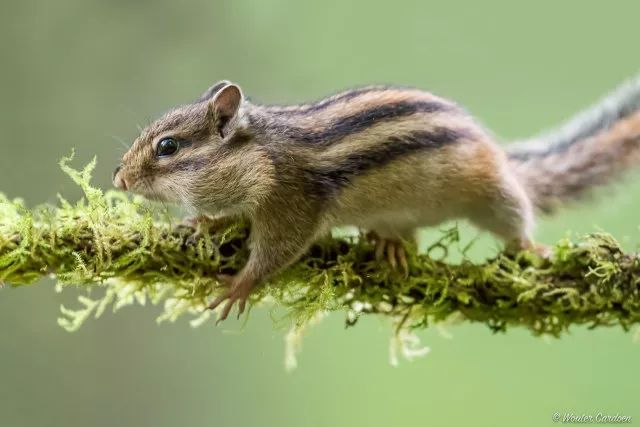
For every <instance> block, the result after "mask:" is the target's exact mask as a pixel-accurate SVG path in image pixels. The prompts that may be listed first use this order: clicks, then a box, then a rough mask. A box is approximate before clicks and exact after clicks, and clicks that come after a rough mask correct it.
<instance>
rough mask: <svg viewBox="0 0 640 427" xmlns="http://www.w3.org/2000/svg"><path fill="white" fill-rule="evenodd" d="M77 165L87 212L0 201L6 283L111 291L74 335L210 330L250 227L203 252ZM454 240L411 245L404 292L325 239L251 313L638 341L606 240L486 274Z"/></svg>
mask: <svg viewBox="0 0 640 427" xmlns="http://www.w3.org/2000/svg"><path fill="white" fill-rule="evenodd" d="M69 161H70V158H66V159H63V160H62V161H61V163H60V164H61V167H62V169H63V170H64V171H65V172H66V173H67V174H68V175H69V176H70V177H71V178H72V179H73V180H74V181H75V182H76V183H77V184H78V185H79V186H80V187H81V188H82V190H83V191H84V194H85V196H84V197H83V198H82V199H81V200H79V201H78V202H76V203H70V202H68V201H67V200H65V199H63V198H62V197H60V198H59V204H58V206H55V207H54V206H39V207H36V208H34V209H28V208H27V207H25V206H24V204H23V202H22V201H21V200H9V199H7V198H6V197H5V196H3V195H1V194H0V281H1V282H4V283H7V284H9V285H12V286H21V285H28V284H32V283H35V282H37V281H38V280H39V279H41V278H42V277H44V276H53V277H55V278H56V280H57V283H58V285H57V287H58V289H60V290H62V289H64V288H65V287H67V286H69V285H75V286H78V287H80V288H81V289H87V290H88V289H90V288H96V287H99V288H102V289H104V293H103V294H102V296H101V297H100V298H95V297H89V296H88V295H85V296H82V297H80V298H79V303H80V308H79V309H74V310H71V309H68V308H66V307H62V316H61V318H60V319H59V323H60V325H61V326H63V327H64V328H66V329H68V330H75V329H77V328H78V327H79V326H80V325H81V324H82V323H83V322H84V321H85V320H86V319H87V318H89V317H90V316H96V317H97V316H99V315H101V314H102V313H103V312H104V311H105V310H106V309H107V308H109V307H112V308H113V309H114V310H117V309H118V308H120V307H122V306H124V305H129V304H132V303H140V304H144V303H145V302H147V301H150V302H151V303H153V304H160V303H162V304H163V305H164V310H163V313H162V314H161V316H160V320H172V321H173V320H175V319H177V318H178V317H180V316H181V315H183V314H187V313H188V314H191V315H192V316H194V317H193V318H192V324H193V325H198V324H200V323H202V322H203V321H204V320H206V319H207V318H208V317H209V316H210V312H209V311H206V310H203V309H204V307H205V306H206V304H207V302H208V301H210V299H211V298H212V297H214V296H216V295H217V294H218V293H220V292H221V288H220V285H219V283H218V282H217V281H216V279H215V277H216V274H218V273H226V274H233V273H234V272H236V271H237V270H238V269H239V268H240V267H241V266H242V265H243V263H244V262H245V260H246V259H247V255H248V249H247V246H246V237H247V235H248V229H247V227H246V226H245V225H244V224H235V225H232V226H229V227H227V228H226V229H224V230H219V231H216V232H214V233H212V234H208V233H206V232H205V233H203V234H202V235H201V237H199V238H198V239H195V240H194V239H193V238H192V235H193V232H194V230H192V229H190V228H188V227H185V226H181V225H179V220H175V219H171V218H170V217H169V216H168V215H167V214H165V213H158V212H156V211H154V210H153V209H151V208H149V206H148V205H147V204H146V203H145V202H144V201H143V200H142V199H140V198H137V197H133V198H130V197H129V196H127V195H124V194H122V193H119V192H115V191H107V192H106V193H105V192H102V191H101V190H99V189H97V188H94V187H92V186H91V185H90V178H91V172H92V170H93V168H94V166H95V160H94V161H93V162H91V163H90V164H89V165H87V166H86V167H85V168H84V169H83V170H81V171H76V170H74V169H73V168H71V167H70V166H69V165H68V163H69ZM457 239H458V235H457V232H456V230H455V229H453V230H450V231H449V232H447V233H445V234H444V235H443V237H442V238H441V240H440V241H438V242H436V243H435V244H434V245H432V246H431V247H430V250H428V251H427V252H426V253H418V251H417V250H416V248H415V247H412V246H410V245H409V246H408V248H407V249H408V250H407V252H408V261H409V266H410V275H409V277H408V278H406V279H405V278H403V277H402V275H401V274H399V273H397V272H394V271H392V270H391V269H390V268H389V267H388V266H387V264H386V263H381V262H378V261H376V260H375V259H374V256H373V247H372V245H371V244H370V243H369V242H367V241H366V240H364V239H358V238H355V237H351V238H332V239H327V240H324V241H322V242H319V243H318V244H316V245H314V246H313V247H312V248H311V250H310V251H309V252H308V253H307V254H306V255H305V256H304V257H303V258H302V259H301V260H300V261H298V262H297V263H296V264H294V265H293V266H292V267H290V268H289V269H287V270H286V271H284V272H282V273H281V274H279V275H278V276H277V277H274V278H273V279H272V280H271V281H270V282H269V283H268V284H266V285H265V286H262V287H260V288H259V289H257V290H256V292H255V293H254V294H253V295H252V296H251V298H250V301H251V303H252V304H253V305H255V304H259V303H262V302H272V303H273V302H275V304H276V305H277V306H282V307H284V309H285V311H286V315H285V316H284V317H283V318H281V320H282V321H283V322H284V321H286V320H289V321H290V322H291V323H292V324H293V325H294V330H302V329H303V328H304V327H305V325H307V324H308V323H309V322H311V321H312V320H313V319H316V318H318V316H319V315H321V314H322V313H326V312H331V311H343V312H345V313H346V323H347V325H354V324H355V323H356V322H357V320H358V319H359V318H360V317H361V316H363V315H368V314H379V315H384V316H388V317H389V318H390V319H392V321H393V324H394V326H395V328H396V330H397V331H398V334H400V332H401V331H410V330H415V329H418V328H425V327H427V326H430V325H433V324H436V323H439V322H447V321H450V320H451V319H452V317H455V318H457V319H461V320H463V321H470V322H481V323H484V324H486V325H487V326H489V327H490V328H491V329H492V330H494V331H505V330H507V328H509V327H511V326H522V327H525V328H528V329H529V330H531V331H532V332H533V333H534V334H536V335H539V334H550V335H553V336H558V335H560V334H561V333H562V332H563V331H566V330H567V329H568V328H569V327H570V326H571V325H588V326H589V327H597V326H621V327H622V328H624V329H628V328H630V327H631V326H632V325H634V324H636V323H638V322H639V321H640V274H639V273H640V260H639V258H638V256H637V255H636V254H633V253H629V254H627V253H624V252H623V250H622V249H621V247H620V245H619V244H618V243H617V242H616V241H615V239H614V238H613V237H611V236H610V235H608V234H605V233H597V234H591V235H588V236H585V237H583V238H582V239H580V240H579V241H577V242H570V241H569V240H568V239H563V240H561V241H559V242H558V243H557V244H555V245H554V247H553V256H552V258H551V259H549V260H547V259H542V258H540V257H538V256H537V255H535V254H533V253H527V252H523V253H519V254H515V255H507V254H504V253H501V254H496V255H495V256H494V257H493V258H491V259H489V260H487V261H485V262H482V263H474V262H472V261H470V260H468V259H463V260H462V261H460V262H458V263H455V264H454V263H450V262H447V261H446V260H441V259H434V258H433V257H431V256H430V253H433V251H436V250H437V249H440V250H442V249H444V250H445V251H446V250H447V249H448V248H449V247H451V246H452V245H455V244H456V243H457ZM91 295H95V292H93V293H92V294H91ZM6 297H7V295H6V294H5V298H6Z"/></svg>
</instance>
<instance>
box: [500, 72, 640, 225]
mask: <svg viewBox="0 0 640 427" xmlns="http://www.w3.org/2000/svg"><path fill="white" fill-rule="evenodd" d="M507 155H508V156H509V162H510V163H511V166H512V168H513V170H514V171H515V172H516V175H517V176H518V178H519V180H520V181H521V182H522V183H523V185H524V187H525V189H526V191H527V192H528V193H529V195H530V197H531V199H532V201H533V203H534V205H535V206H536V207H537V208H538V209H539V210H540V211H542V212H546V213H549V212H552V211H553V210H554V209H555V208H556V207H558V206H559V205H561V204H564V203H566V202H568V201H571V200H576V199H579V198H581V197H583V196H584V195H586V194H588V193H589V190H591V189H593V188H595V187H598V186H601V185H603V184H607V183H609V182H611V181H612V180H614V179H615V178H617V177H620V176H621V175H622V173H623V172H625V171H626V170H628V169H630V168H632V167H634V166H639V165H640V76H639V77H636V78H635V79H633V80H631V81H629V82H627V83H625V84H623V85H621V86H620V87H619V88H618V89H616V90H615V91H613V92H612V93H611V94H609V95H608V96H606V97H605V98H604V99H602V100H601V101H600V102H598V103H597V104H596V105H594V106H593V107H591V108H589V109H587V110H586V111H583V112H582V113H579V114H577V115H576V116H575V117H574V118H572V119H570V120H569V121H568V122H567V123H566V124H564V125H562V126H561V127H559V128H558V129H555V130H553V131H551V132H548V133H545V134H543V135H540V136H537V137H535V138H532V139H531V140H528V141H524V142H522V143H517V144H514V145H512V146H510V147H507Z"/></svg>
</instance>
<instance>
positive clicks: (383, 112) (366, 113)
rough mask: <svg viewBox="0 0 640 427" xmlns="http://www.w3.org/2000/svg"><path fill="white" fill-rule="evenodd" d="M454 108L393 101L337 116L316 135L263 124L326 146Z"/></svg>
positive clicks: (305, 130) (288, 127)
mask: <svg viewBox="0 0 640 427" xmlns="http://www.w3.org/2000/svg"><path fill="white" fill-rule="evenodd" d="M455 108H456V107H455V106H453V105H451V104H444V103H441V102H435V101H431V102H424V101H422V102H395V103H389V104H382V105H379V106H377V107H373V108H370V109H368V110H362V111H358V112H356V113H354V114H352V115H349V116H344V117H340V118H338V119H336V120H335V121H333V122H332V123H330V124H329V125H328V126H327V127H326V128H325V129H323V130H321V131H319V132H314V131H309V130H307V129H303V128H299V127H294V126H289V125H287V124H284V123H277V122H276V123H274V122H270V123H267V126H268V127H270V128H272V129H273V130H274V131H276V132H278V133H280V134H281V135H283V136H285V137H288V138H290V139H293V140H295V141H298V142H302V143H307V144H316V145H323V146H327V145H331V144H334V143H336V142H339V141H340V140H342V139H344V138H345V137H347V136H349V135H353V134H356V133H359V132H362V131H364V130H366V129H368V128H370V127H371V126H374V125H376V124H379V123H381V122H385V121H390V120H394V119H397V118H400V117H407V116H411V115H413V114H416V113H436V112H443V111H451V110H454V109H455Z"/></svg>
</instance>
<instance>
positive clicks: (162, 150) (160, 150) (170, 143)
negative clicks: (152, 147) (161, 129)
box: [156, 138, 180, 157]
mask: <svg viewBox="0 0 640 427" xmlns="http://www.w3.org/2000/svg"><path fill="white" fill-rule="evenodd" d="M178 148H180V144H179V143H178V141H176V140H175V139H173V138H165V139H163V140H161V141H160V142H158V146H157V147H156V156H158V157H167V156H171V155H172V154H175V153H176V152H177V151H178Z"/></svg>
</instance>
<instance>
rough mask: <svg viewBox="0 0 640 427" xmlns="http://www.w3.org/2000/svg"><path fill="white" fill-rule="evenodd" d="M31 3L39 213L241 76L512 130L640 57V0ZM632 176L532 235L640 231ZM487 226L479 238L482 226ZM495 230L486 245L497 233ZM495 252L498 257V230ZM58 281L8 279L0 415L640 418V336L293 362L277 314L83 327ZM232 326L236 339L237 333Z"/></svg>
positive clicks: (1, 109) (32, 191)
mask: <svg viewBox="0 0 640 427" xmlns="http://www.w3.org/2000/svg"><path fill="white" fill-rule="evenodd" d="M516 3H517V2H504V1H483V2H466V4H457V3H455V2H451V3H449V4H446V5H445V4H444V3H442V4H438V3H435V2H420V3H418V2H415V3H414V2H403V1H395V2H384V3H383V2H372V1H365V0H359V1H352V2H347V1H344V0H325V1H322V2H294V1H259V0H253V1H234V2H231V1H229V2H221V1H204V0H202V1H190V2H176V1H169V0H165V1H135V2H130V1H122V0H119V1H116V0H114V1H98V0H58V1H45V0H30V1H24V2H18V1H13V2H3V3H2V5H1V6H0V22H1V23H2V25H1V26H0V36H1V38H0V43H1V46H2V51H1V57H2V66H1V67H0V77H1V78H0V88H1V94H2V96H1V97H0V121H1V122H0V123H1V127H0V128H1V129H2V135H1V137H0V146H1V147H2V154H1V155H0V170H1V171H2V183H1V184H0V191H3V192H5V193H7V194H8V195H9V196H11V197H18V196H20V197H24V198H25V199H26V201H27V202H28V203H29V204H31V205H33V204H36V203H41V202H51V203H55V201H56V194H57V193H62V194H64V195H65V196H67V197H69V198H71V199H75V198H76V197H77V196H78V195H79V192H78V190H77V189H76V188H75V186H74V185H73V184H72V183H71V182H70V180H69V179H67V178H66V177H65V176H64V175H63V174H62V173H61V172H60V170H59V168H58V166H57V160H58V159H59V158H60V157H61V156H63V155H66V154H68V153H69V152H70V149H71V148H72V147H76V149H77V160H76V163H75V164H76V165H82V164H84V163H85V162H86V161H87V160H89V159H90V158H91V157H92V156H93V155H97V156H98V159H99V163H98V168H97V171H96V174H95V182H96V183H97V184H99V185H100V186H103V187H104V188H108V187H109V186H110V175H111V171H112V169H113V167H114V166H115V164H116V162H117V160H118V158H119V156H120V155H121V154H122V151H123V147H122V145H121V144H120V143H119V142H117V139H118V138H120V139H122V140H124V141H127V142H129V141H131V140H132V139H133V138H134V137H135V136H136V133H137V130H136V125H137V124H140V125H144V124H146V123H147V122H148V121H149V120H150V119H151V118H153V117H155V116H156V115H157V114H159V113H161V112H162V111H163V110H164V109H166V108H167V107H169V106H171V105H174V104H178V103H183V102H187V101H190V100H192V99H194V98H195V97H196V96H198V95H199V94H200V92H201V91H203V90H204V89H205V88H206V87H207V86H208V85H210V84H211V83H212V82H214V81H216V80H219V79H223V78H227V79H231V80H234V81H236V82H238V83H239V84H241V85H242V87H243V88H244V90H245V92H246V93H247V94H249V95H250V96H251V97H252V98H253V99H255V100H258V101H263V102H274V103H284V102H293V101H296V102H297V101H305V100H309V99H315V98H318V97H321V96H323V95H325V94H327V93H330V92H333V91H336V90H338V89H342V88H345V87H349V86H351V85H359V84H367V83H400V84H407V85H415V86H419V87H423V88H426V89H429V90H432V91H434V92H436V93H438V94H441V95H444V96H448V97H451V98H453V99H455V100H457V101H459V102H460V103H462V104H463V105H465V106H467V107H468V109H469V110H470V111H472V112H473V113H475V114H476V115H477V116H478V117H479V118H480V119H481V120H482V121H483V122H484V123H485V124H486V125H487V126H488V127H490V128H491V129H493V130H494V131H495V132H496V133H497V134H498V135H500V137H501V138H503V139H504V140H509V139H513V138H518V137H523V136H528V135H530V134H532V133H534V132H536V131H538V130H540V129H542V128H545V127H548V126H551V125H554V124H556V123H558V122H559V121H560V120H562V119H564V118H566V117H567V116H569V115H570V114H571V113H573V112H574V111H576V110H577V109H579V108H582V107H584V106H586V105H588V104H589V103H591V102H592V101H594V100H596V99H597V98H598V97H599V96H601V95H602V94H604V93H605V92H606V91H608V90H609V89H612V88H613V87H615V86H616V85H617V84H618V83H619V82H620V81H621V80H623V79H624V78H627V77H629V76H631V75H633V74H635V73H636V72H637V71H638V70H639V69H640V58H639V56H638V43H637V41H638V21H637V19H638V18H637V17H638V14H639V13H640V3H637V2H636V3H632V2H615V3H606V2H578V1H564V2H556V1H539V2H535V3H530V4H524V3H520V4H516ZM637 178H638V176H637V175H636V176H635V179H634V178H633V177H632V178H630V179H628V180H626V181H625V184H624V185H621V186H618V190H619V191H617V192H615V194H612V195H607V196H606V198H605V201H600V202H594V203H589V204H586V205H583V206H582V207H579V208H575V209H571V210H568V211H565V212H563V213H562V214H560V215H559V216H557V217H556V218H554V219H549V220H543V221H541V223H540V226H539V229H538V234H537V236H538V239H539V240H541V241H545V242H552V241H555V240H556V239H558V238H560V237H563V236H564V235H565V233H566V232H567V231H573V232H578V233H580V232H586V231H593V230H595V229H597V228H603V229H606V230H607V231H609V232H611V233H613V234H614V235H615V236H616V237H618V238H619V239H620V240H622V241H624V242H625V245H626V247H627V248H634V247H635V244H636V243H637V242H640V233H639V232H638V225H639V223H640V221H638V218H637V215H636V212H637V210H638V208H639V207H640V183H639V182H638V181H640V180H638V179H637ZM472 235H473V233H471V236H472ZM487 242H488V243H487ZM482 244H483V245H484V246H483V247H482V249H483V252H485V253H488V252H487V251H490V250H494V249H493V248H495V247H496V244H495V243H493V242H491V241H490V240H484V241H483V243H482ZM70 300H71V295H67V294H62V295H60V294H56V293H55V292H54V290H53V283H52V282H51V281H49V280H46V281H43V282H41V283H39V284H37V285H34V286H31V287H24V288H19V289H11V288H4V289H2V290H1V291H0V337H1V341H0V343H1V344H0V425H2V426H87V425H91V426H116V425H117V426H140V425H149V426H177V425H185V426H191V425H193V426H196V425H199V426H201V425H214V424H216V425H240V426H245V425H274V426H299V425H310V426H346V425H370V426H378V425H379V426H382V425H435V426H440V425H459V426H463V425H477V426H482V425H487V426H507V425H520V426H540V425H547V424H552V422H551V416H552V414H553V413H554V412H561V413H564V412H574V413H577V414H579V413H589V414H595V413H597V412H599V411H603V412H607V413H615V412H619V413H621V414H625V415H631V416H633V417H634V419H633V421H634V422H640V418H639V417H640V408H639V404H638V395H640V382H639V381H638V379H639V378H640V376H639V373H638V368H637V365H636V363H637V361H638V357H639V356H640V347H638V345H637V344H634V343H633V342H632V335H631V334H624V333H623V332H622V331H621V330H618V329H611V330H596V331H587V330H586V329H583V328H576V329H573V330H572V333H571V334H570V335H567V336H565V337H564V338H562V339H560V340H555V339H552V340H543V339H539V338H534V337H532V336H531V335H530V334H529V333H528V332H526V331H521V330H512V331H510V332H509V333H507V334H506V335H492V334H491V332H490V331H489V330H488V329H487V328H486V327H484V326H481V325H463V326H458V327H453V328H451V330H450V332H452V333H453V339H451V340H448V339H445V338H443V337H442V336H441V335H439V334H438V332H437V331H435V330H430V331H426V332H424V333H421V334H420V336H421V338H422V339H423V340H424V342H425V343H427V344H428V345H430V346H431V347H432V352H431V354H429V355H428V356H427V357H426V358H424V359H420V360H418V361H414V362H404V363H401V365H400V366H399V367H397V368H393V367H391V366H390V365H389V363H388V353H387V348H388V339H389V336H390V330H389V327H388V325H387V324H386V323H385V322H383V321H380V320H378V319H375V318H366V319H363V321H361V322H360V323H359V325H358V326H357V327H355V328H352V329H349V330H345V329H344V328H343V320H344V318H343V316H342V315H341V314H334V315H332V316H330V317H329V318H328V319H326V320H325V321H324V322H322V323H321V324H320V325H319V326H317V327H315V328H314V329H312V330H311V331H310V333H309V334H308V336H307V338H306V340H305V341H304V349H303V352H302V354H301V356H300V358H299V363H300V366H299V368H298V370H297V371H295V372H294V373H293V374H287V373H285V371H284V369H283V359H284V357H283V336H284V332H283V331H280V330H275V329H274V328H273V326H272V323H271V320H270V319H269V316H268V313H267V311H266V310H257V311H256V312H254V313H253V315H252V319H251V322H250V323H249V325H248V326H247V328H246V330H244V331H243V332H242V333H237V332H238V331H239V330H240V326H241V325H240V323H234V322H230V323H227V324H225V325H224V327H219V328H215V327H214V326H213V324H212V323H211V324H206V325H205V326H203V327H201V328H199V329H192V328H190V327H189V326H188V323H187V322H186V321H184V320H183V321H180V322H178V323H176V324H164V325H162V326H158V325H156V323H155V321H154V318H155V316H156V315H157V314H158V311H159V310H158V309H157V308H155V307H145V308H125V309H123V310H122V311H121V312H119V313H118V314H117V315H115V316H112V315H105V316H104V317H103V318H101V319H100V320H97V321H95V320H93V321H89V322H88V323H87V324H86V325H85V326H84V327H83V328H81V330H80V331H79V332H77V333H74V334H69V333H67V332H65V331H63V330H62V329H61V328H59V327H58V326H57V325H56V317H57V316H58V308H59V305H60V304H61V303H63V302H65V303H69V302H70ZM225 331H226V333H225Z"/></svg>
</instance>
